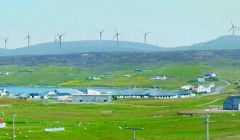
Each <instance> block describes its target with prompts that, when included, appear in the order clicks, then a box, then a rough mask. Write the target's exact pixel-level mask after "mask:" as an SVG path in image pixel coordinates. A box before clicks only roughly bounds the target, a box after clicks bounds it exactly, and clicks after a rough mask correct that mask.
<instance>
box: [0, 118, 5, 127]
mask: <svg viewBox="0 0 240 140" xmlns="http://www.w3.org/2000/svg"><path fill="white" fill-rule="evenodd" d="M5 127H6V123H5V122H4V121H3V120H1V119H0V128H5Z"/></svg>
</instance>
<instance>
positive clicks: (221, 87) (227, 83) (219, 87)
mask: <svg viewBox="0 0 240 140" xmlns="http://www.w3.org/2000/svg"><path fill="white" fill-rule="evenodd" d="M219 81H222V82H224V83H225V84H226V85H224V86H218V87H216V89H215V91H214V92H213V93H212V94H219V93H221V92H222V91H223V90H224V89H225V88H226V87H228V86H231V85H232V83H231V82H229V81H227V80H224V79H219Z"/></svg>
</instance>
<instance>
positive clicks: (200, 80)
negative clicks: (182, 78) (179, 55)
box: [197, 77, 205, 82]
mask: <svg viewBox="0 0 240 140" xmlns="http://www.w3.org/2000/svg"><path fill="white" fill-rule="evenodd" d="M197 82H205V78H203V77H199V78H197Z"/></svg>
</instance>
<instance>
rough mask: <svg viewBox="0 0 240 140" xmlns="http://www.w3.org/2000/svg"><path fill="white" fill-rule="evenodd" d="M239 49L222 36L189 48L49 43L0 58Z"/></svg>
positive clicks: (239, 40)
mask: <svg viewBox="0 0 240 140" xmlns="http://www.w3.org/2000/svg"><path fill="white" fill-rule="evenodd" d="M238 49H240V36H222V37H219V38H217V39H214V40H211V41H208V42H204V43H198V44H194V45H191V46H182V47H176V48H165V47H159V46H156V45H151V44H144V43H137V42H129V41H120V42H119V45H118V46H117V44H116V41H112V40H104V41H99V40H98V41H97V40H88V41H70V42H63V43H62V47H59V44H58V43H54V42H50V43H43V44H37V45H32V46H30V47H23V48H17V49H11V50H5V49H0V56H15V55H59V54H76V53H99V52H167V51H186V50H238Z"/></svg>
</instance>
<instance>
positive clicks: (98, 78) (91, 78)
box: [88, 77, 101, 80]
mask: <svg viewBox="0 0 240 140" xmlns="http://www.w3.org/2000/svg"><path fill="white" fill-rule="evenodd" d="M88 79H89V80H101V78H100V77H88Z"/></svg>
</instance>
